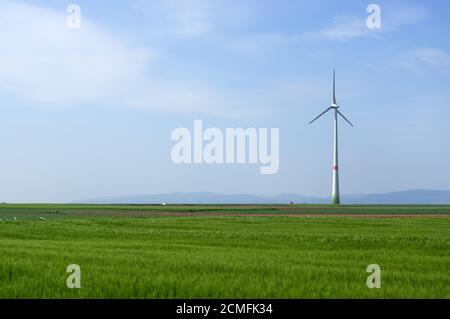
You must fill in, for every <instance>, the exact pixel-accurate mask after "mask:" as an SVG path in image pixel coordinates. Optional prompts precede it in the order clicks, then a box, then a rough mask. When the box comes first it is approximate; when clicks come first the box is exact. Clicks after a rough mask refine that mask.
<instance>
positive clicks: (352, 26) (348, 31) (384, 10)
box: [302, 6, 429, 41]
mask: <svg viewBox="0 0 450 319" xmlns="http://www.w3.org/2000/svg"><path fill="white" fill-rule="evenodd" d="M368 16H369V14H368V13H365V12H364V11H361V15H340V16H336V17H334V18H333V20H334V22H333V24H332V25H331V26H329V27H325V28H322V29H319V30H316V31H312V32H307V33H305V34H303V35H302V37H304V38H306V39H326V40H336V41H347V40H351V39H354V38H360V37H374V38H381V37H380V35H381V34H383V33H386V32H392V31H396V30H399V29H400V28H402V27H406V26H409V25H413V24H415V23H418V22H420V21H422V20H424V19H426V18H427V17H428V16H429V12H428V10H427V9H425V8H423V7H419V6H396V7H392V6H382V7H381V28H380V29H370V28H368V27H367V23H366V22H367V17H368Z"/></svg>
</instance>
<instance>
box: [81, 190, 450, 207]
mask: <svg viewBox="0 0 450 319" xmlns="http://www.w3.org/2000/svg"><path fill="white" fill-rule="evenodd" d="M341 199H342V203H343V204H450V190H448V191H445V190H420V189H418V190H407V191H398V192H390V193H379V194H357V195H343V196H341ZM290 202H294V203H296V204H302V203H310V204H328V203H330V198H325V197H310V196H302V195H298V194H279V195H277V196H271V197H264V196H258V195H251V194H230V195H225V194H218V193H211V192H194V193H168V194H154V195H132V196H122V197H109V198H107V197H105V198H93V199H87V200H82V201H78V203H92V204H160V203H168V204H288V203H290Z"/></svg>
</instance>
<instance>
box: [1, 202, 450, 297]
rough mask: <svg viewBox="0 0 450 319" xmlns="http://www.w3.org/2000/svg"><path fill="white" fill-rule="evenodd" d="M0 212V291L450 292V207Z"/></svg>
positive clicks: (33, 208) (7, 208)
mask: <svg viewBox="0 0 450 319" xmlns="http://www.w3.org/2000/svg"><path fill="white" fill-rule="evenodd" d="M166 213H167V214H168V215H167V216H165V215H164V214H166ZM171 213H177V214H178V215H176V216H170V214H171ZM205 213H207V214H209V215H207V216H205V215H202V214H205ZM229 213H232V214H235V215H239V214H242V216H226V214H229ZM161 214H163V215H161ZM183 214H184V215H183ZM267 214H271V215H273V216H266V215H267ZM329 214H336V215H337V216H335V217H334V216H328V215H329ZM339 214H350V215H353V214H354V217H338V216H339ZM362 214H370V216H366V217H364V218H362V217H361V215H362ZM389 214H395V216H391V217H390V218H387V217H386V216H385V215H389ZM249 215H251V216H249ZM259 215H261V216H259ZM277 215H279V216H277ZM321 215H326V216H321ZM403 215H405V216H403ZM410 215H411V216H410ZM413 215H415V216H413ZM431 216H433V217H431ZM379 217H381V218H379ZM0 219H1V221H0V241H1V245H0V298H347V297H348V298H450V206H342V207H339V208H334V207H332V206H327V205H293V206H251V205H248V206H191V205H189V206H149V205H56V204H53V205H34V204H33V205H13V204H2V205H0ZM69 264H78V265H79V266H80V267H81V285H82V288H81V289H68V288H67V287H66V278H67V276H68V274H67V273H66V267H67V265H69ZM369 264H379V265H380V266H381V269H382V286H381V288H380V289H369V288H367V286H366V278H367V276H368V275H369V274H368V273H367V272H366V268H367V266H368V265H369Z"/></svg>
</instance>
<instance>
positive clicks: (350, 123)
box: [337, 111, 353, 127]
mask: <svg viewBox="0 0 450 319" xmlns="http://www.w3.org/2000/svg"><path fill="white" fill-rule="evenodd" d="M337 112H338V113H339V115H340V116H342V118H343V119H344V120H346V121H347V123H348V124H350V125H351V126H352V127H353V124H352V123H351V122H350V121H349V120H347V118H346V117H345V116H344V114H342V113H341V112H339V111H337Z"/></svg>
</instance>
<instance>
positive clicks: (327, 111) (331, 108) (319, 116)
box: [308, 107, 332, 124]
mask: <svg viewBox="0 0 450 319" xmlns="http://www.w3.org/2000/svg"><path fill="white" fill-rule="evenodd" d="M331 109H332V107H329V108H327V109H326V110H325V111H323V112H322V113H320V114H319V115H318V116H316V117H315V118H314V120H312V121H311V122H309V123H308V124H311V123H312V122H314V121H315V120H317V119H318V118H319V117H321V116H322V115H324V114H325V113H327V112H328V111H329V110H331Z"/></svg>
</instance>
